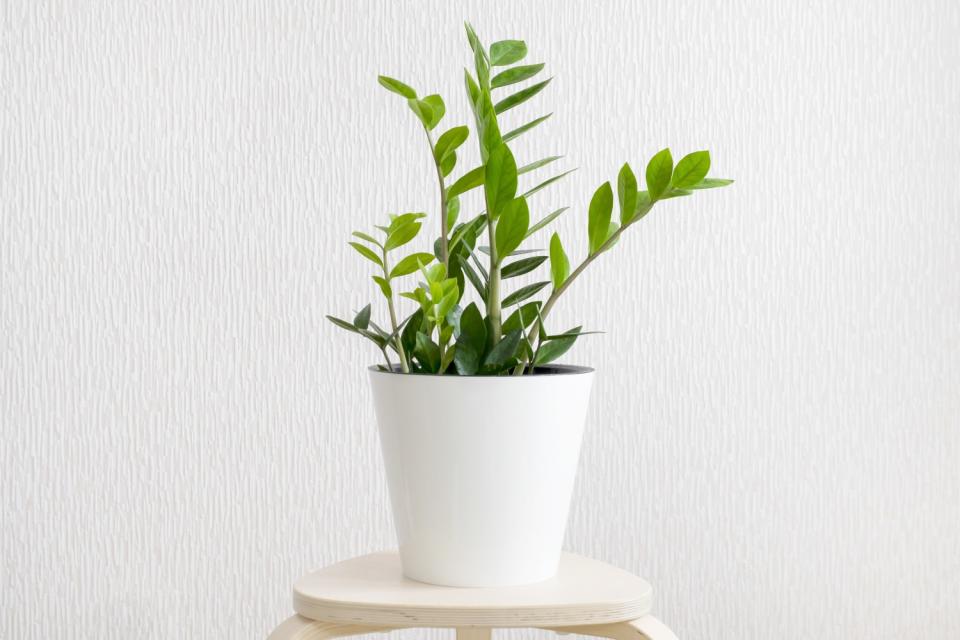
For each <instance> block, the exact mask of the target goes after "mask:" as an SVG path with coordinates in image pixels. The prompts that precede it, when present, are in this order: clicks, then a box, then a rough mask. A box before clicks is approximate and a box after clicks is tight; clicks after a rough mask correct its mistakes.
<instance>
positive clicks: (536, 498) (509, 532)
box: [328, 25, 731, 586]
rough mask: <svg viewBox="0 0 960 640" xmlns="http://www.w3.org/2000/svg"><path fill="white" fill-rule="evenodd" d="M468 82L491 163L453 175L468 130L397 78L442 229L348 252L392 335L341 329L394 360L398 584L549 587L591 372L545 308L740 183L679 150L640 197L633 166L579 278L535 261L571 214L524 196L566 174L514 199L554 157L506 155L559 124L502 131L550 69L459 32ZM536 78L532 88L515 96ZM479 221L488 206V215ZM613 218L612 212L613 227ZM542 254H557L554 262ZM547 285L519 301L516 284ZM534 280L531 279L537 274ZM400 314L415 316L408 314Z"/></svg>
mask: <svg viewBox="0 0 960 640" xmlns="http://www.w3.org/2000/svg"><path fill="white" fill-rule="evenodd" d="M466 32H467V40H468V42H469V44H470V48H471V50H472V53H473V65H472V66H473V70H472V71H466V73H465V83H466V91H467V95H468V97H469V102H470V105H471V107H472V110H473V125H474V126H473V131H474V138H475V140H476V142H477V144H478V146H479V149H480V158H481V161H482V162H481V164H480V165H479V166H477V167H472V168H470V170H469V171H465V172H462V175H460V176H459V177H458V178H456V179H453V178H452V176H453V175H454V171H455V170H456V169H457V157H458V156H457V150H458V149H459V147H460V146H461V145H463V144H464V143H465V142H466V141H467V139H468V138H469V137H470V130H469V128H468V127H467V126H453V127H450V128H447V129H446V130H445V131H443V133H441V134H440V135H437V132H438V131H439V130H440V128H439V125H440V123H441V121H442V120H443V118H444V115H445V106H444V102H443V100H442V99H441V97H440V96H438V95H428V96H425V97H421V96H419V95H418V94H417V92H416V91H415V90H414V89H413V88H411V87H410V86H408V85H407V84H404V83H403V82H400V81H399V80H395V79H392V78H388V77H385V76H380V84H382V85H383V86H384V87H385V88H386V89H388V90H389V91H391V92H393V93H395V94H398V95H399V96H400V97H402V98H403V99H404V101H405V103H406V105H407V106H408V107H409V108H410V110H411V111H412V112H413V114H414V115H415V116H416V119H417V120H418V121H419V123H420V126H422V128H423V130H424V132H425V134H426V136H425V138H426V142H427V146H426V148H425V149H424V151H425V152H429V153H430V155H431V157H432V158H433V164H434V166H435V169H436V176H437V193H436V198H437V200H438V202H439V208H438V211H437V215H436V219H435V220H434V221H433V222H432V223H431V224H432V225H433V226H434V228H435V229H436V230H437V231H438V235H437V237H436V240H435V241H434V242H433V243H432V245H431V246H430V249H431V250H429V251H424V250H421V251H410V250H409V248H408V247H409V246H410V244H411V243H412V242H413V241H414V240H415V239H417V238H418V236H419V235H420V231H421V230H422V228H423V225H424V224H425V218H426V214H424V213H419V212H414V213H403V214H400V215H391V216H390V217H389V220H388V221H386V223H385V224H384V225H382V226H377V227H376V230H374V231H371V232H369V233H367V232H363V231H355V232H354V233H353V236H354V239H353V241H352V242H350V245H351V246H352V247H353V248H354V249H356V251H357V252H358V253H359V254H360V255H361V256H363V257H364V258H365V259H367V260H369V261H370V263H372V265H373V268H374V273H373V281H374V283H375V284H376V287H377V288H378V289H379V291H380V293H381V294H382V295H383V298H384V301H385V305H384V307H385V310H386V317H387V320H386V322H383V323H376V322H374V321H373V319H372V318H371V314H372V311H371V305H369V304H368V305H367V306H365V307H364V308H363V309H362V310H361V311H360V312H359V313H357V314H356V316H355V317H354V319H353V320H352V321H348V320H343V319H339V318H335V317H331V316H328V317H329V319H330V320H331V321H332V322H333V323H334V324H336V325H337V326H339V327H341V328H343V329H346V330H347V331H351V332H353V333H356V334H359V335H361V336H363V337H365V338H367V339H369V340H370V341H371V342H372V343H373V344H375V345H376V347H377V349H378V350H379V352H380V354H381V355H382V357H383V363H382V364H378V365H376V366H374V367H371V368H370V380H371V386H372V389H373V397H374V403H375V407H376V414H377V420H378V423H379V429H380V438H381V445H382V449H383V456H384V463H385V466H386V471H387V479H388V483H389V486H390V495H391V502H392V506H393V515H394V522H395V524H396V528H397V536H398V539H399V544H400V554H401V559H402V564H403V570H404V573H405V575H407V576H408V577H410V578H413V579H416V580H420V581H424V582H430V583H434V584H442V585H452V586H502V585H511V584H523V583H529V582H537V581H540V580H545V579H548V578H550V577H551V576H553V575H554V573H555V571H556V568H557V563H558V561H559V557H560V551H561V545H562V543H563V536H564V530H565V527H566V520H567V511H568V508H569V502H570V495H571V491H572V487H573V482H574V477H575V474H576V467H577V460H578V457H579V449H580V440H581V435H582V431H583V423H584V418H585V415H586V410H587V404H588V399H589V395H590V385H591V382H592V378H593V370H592V369H590V368H587V367H575V366H562V365H556V364H554V362H555V361H556V360H557V359H558V358H560V357H561V356H562V355H563V354H564V353H565V352H566V351H567V350H568V349H569V348H570V347H571V345H573V344H574V342H575V341H576V340H577V339H578V338H579V337H581V336H583V335H586V334H587V333H588V332H587V331H584V330H583V328H582V327H580V326H577V327H573V328H571V329H566V330H563V331H558V330H557V328H556V327H554V326H553V325H552V323H551V311H552V310H553V308H554V306H555V305H556V304H557V303H558V301H559V300H560V299H561V298H562V296H563V294H564V293H565V292H566V291H567V290H569V288H570V287H571V286H572V285H573V283H574V282H575V281H576V280H577V278H578V277H579V276H580V274H581V273H583V271H584V270H585V269H586V268H587V267H589V266H590V265H592V264H593V263H594V262H596V261H597V259H598V258H599V257H600V256H602V255H604V254H605V253H606V252H607V251H609V250H610V249H611V248H612V247H613V246H614V245H615V244H616V243H617V242H618V241H619V240H620V237H621V236H622V235H623V234H624V233H625V232H626V231H627V230H628V229H631V228H633V227H635V226H636V225H637V223H639V222H640V221H641V220H642V219H643V218H644V217H645V216H647V215H648V214H649V213H650V211H652V210H653V208H654V207H655V206H656V205H658V204H660V203H661V202H664V201H666V200H673V199H675V198H683V197H687V196H691V195H693V194H694V193H695V192H697V191H699V190H703V189H711V188H715V187H722V186H725V185H727V184H730V183H731V181H730V180H718V179H711V178H708V177H707V172H708V170H709V168H710V155H709V153H708V152H707V151H696V152H694V153H691V154H689V155H686V156H684V157H683V158H682V159H681V160H680V161H679V162H677V163H676V164H674V162H673V158H672V156H671V153H670V150H669V149H664V150H662V151H660V152H659V153H657V154H655V155H654V156H653V157H652V158H651V159H650V161H649V162H648V163H647V165H646V171H645V179H646V189H643V190H642V189H640V181H639V180H638V178H637V176H636V175H635V173H634V171H633V170H632V169H631V167H630V165H629V164H624V165H623V167H621V169H620V171H619V175H618V176H617V181H616V187H614V186H613V185H611V183H610V182H605V183H604V184H603V185H601V186H600V187H599V188H598V189H597V190H596V191H595V192H594V194H593V196H592V197H591V198H590V201H589V206H588V207H587V216H586V222H587V225H586V226H587V229H586V231H587V238H588V246H589V250H588V253H587V255H586V256H585V257H584V258H583V259H582V260H580V261H579V262H577V263H576V265H575V266H574V264H573V263H571V260H570V258H569V257H568V255H567V252H566V250H565V249H564V246H563V242H562V241H561V238H560V236H559V235H558V234H557V233H553V234H552V235H551V236H550V240H549V245H548V247H549V248H548V250H547V251H546V252H540V251H537V250H530V249H527V248H526V245H525V243H526V242H528V241H529V240H530V238H532V237H533V236H534V235H535V234H544V233H545V232H546V230H547V228H548V227H549V225H550V224H551V223H552V222H554V221H555V220H556V219H557V218H558V217H559V216H560V215H562V214H563V213H564V212H565V211H566V208H562V209H558V210H556V211H553V212H552V213H548V214H546V215H543V216H541V217H538V218H537V219H534V218H532V217H531V210H530V202H531V196H533V195H534V194H535V193H537V192H538V191H540V190H542V189H544V188H546V187H548V186H550V185H551V184H553V183H554V182H556V181H557V180H560V179H561V178H563V177H564V176H565V175H566V174H567V173H569V172H563V173H560V174H558V175H554V176H552V177H550V178H548V179H546V180H543V181H540V182H539V183H535V184H533V185H532V186H530V187H529V188H521V187H520V183H521V181H523V182H526V180H527V178H526V176H527V174H530V173H532V172H534V171H535V170H538V169H541V168H543V167H546V166H547V165H550V164H552V163H553V162H555V161H556V160H558V159H559V158H558V157H548V158H543V159H539V160H535V161H533V162H529V163H524V164H520V163H518V162H517V160H516V158H515V157H514V154H513V153H512V152H511V149H510V143H511V142H512V141H513V140H515V139H516V138H518V137H519V136H521V135H524V134H526V133H527V132H529V131H530V130H531V129H533V128H534V127H536V126H537V125H538V124H540V123H542V122H543V121H544V120H546V119H547V118H548V117H549V116H542V117H538V118H535V119H533V120H531V121H529V122H527V123H526V124H522V125H520V126H518V127H516V128H513V129H510V130H506V128H505V125H504V123H505V120H506V118H505V117H504V116H505V115H506V114H507V112H511V113H510V117H512V116H513V115H515V113H516V112H513V111H512V110H513V109H514V108H515V107H518V106H520V105H522V104H524V103H526V102H527V101H529V100H530V99H531V98H533V97H534V96H536V95H537V94H538V93H540V92H541V91H542V90H543V89H544V87H546V86H547V84H548V83H549V79H548V80H543V81H538V80H537V77H538V74H539V73H540V72H541V71H542V69H543V66H544V65H543V64H526V63H523V59H524V58H525V56H526V54H527V47H526V44H525V43H524V42H522V41H519V40H504V41H500V42H495V43H493V44H492V45H491V46H490V47H489V49H488V48H487V47H485V46H483V44H482V43H481V42H480V40H479V38H478V37H477V35H476V33H475V32H474V31H473V29H472V28H471V27H470V25H466ZM528 80H532V82H530V83H527V85H526V86H524V87H523V88H520V89H518V88H517V87H516V85H518V84H519V83H524V82H525V81H528ZM474 190H477V192H481V191H482V195H483V200H482V205H481V206H483V207H484V210H483V211H481V212H479V213H478V214H477V215H474V216H472V217H467V216H463V215H462V214H461V206H460V204H461V197H462V196H464V195H465V194H467V193H468V192H471V191H474ZM478 208H479V207H478ZM615 210H616V214H617V215H614V214H615ZM543 253H546V255H543ZM541 271H542V272H546V273H548V274H549V275H545V276H543V277H541V278H539V279H538V280H537V281H535V282H533V283H530V284H526V285H524V286H520V287H518V288H516V287H510V286H509V285H510V283H511V282H515V281H514V280H513V279H514V278H517V277H518V276H523V275H526V274H534V273H536V272H541ZM528 279H529V278H528ZM401 302H404V303H406V304H408V305H410V303H411V302H412V305H410V306H411V307H412V308H413V311H412V312H409V313H408V312H406V311H401V309H400V304H401Z"/></svg>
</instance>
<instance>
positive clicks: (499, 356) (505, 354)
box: [483, 329, 523, 367]
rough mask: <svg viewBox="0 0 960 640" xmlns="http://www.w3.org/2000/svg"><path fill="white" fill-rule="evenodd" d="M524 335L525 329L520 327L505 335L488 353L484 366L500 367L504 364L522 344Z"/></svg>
mask: <svg viewBox="0 0 960 640" xmlns="http://www.w3.org/2000/svg"><path fill="white" fill-rule="evenodd" d="M522 337H523V331H521V330H519V329H517V330H515V331H511V332H510V333H508V334H507V335H505V336H503V339H502V340H500V342H498V343H497V344H496V345H494V347H493V349H491V350H490V353H488V354H487V357H486V358H484V359H483V366H485V367H499V366H501V365H503V364H504V363H505V362H507V361H508V360H509V359H510V358H512V357H513V356H514V354H515V353H516V352H517V347H519V346H520V338H522Z"/></svg>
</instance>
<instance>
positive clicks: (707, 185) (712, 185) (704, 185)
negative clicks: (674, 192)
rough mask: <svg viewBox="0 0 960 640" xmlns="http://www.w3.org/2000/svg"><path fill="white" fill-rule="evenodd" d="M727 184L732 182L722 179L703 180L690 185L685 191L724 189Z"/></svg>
mask: <svg viewBox="0 0 960 640" xmlns="http://www.w3.org/2000/svg"><path fill="white" fill-rule="evenodd" d="M729 184H733V180H725V179H723V178H704V179H703V180H701V181H700V182H698V183H697V184H692V185H690V186H689V187H687V189H717V188H719V187H725V186H727V185H729Z"/></svg>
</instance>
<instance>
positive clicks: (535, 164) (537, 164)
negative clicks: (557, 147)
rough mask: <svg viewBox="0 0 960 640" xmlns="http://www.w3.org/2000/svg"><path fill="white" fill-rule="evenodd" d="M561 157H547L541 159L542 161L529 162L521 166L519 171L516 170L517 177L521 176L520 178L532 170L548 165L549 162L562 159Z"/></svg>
mask: <svg viewBox="0 0 960 640" xmlns="http://www.w3.org/2000/svg"><path fill="white" fill-rule="evenodd" d="M562 157H563V156H549V157H547V158H543V159H542V160H537V161H536V162H531V163H530V164H525V165H523V166H522V167H520V168H519V169H517V175H521V176H522V175H523V174H525V173H529V172H531V171H533V170H534V169H539V168H540V167H544V166H546V165H548V164H550V163H551V162H555V161H557V160H559V159H560V158H562Z"/></svg>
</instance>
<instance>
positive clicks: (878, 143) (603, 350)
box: [0, 0, 960, 640]
mask: <svg viewBox="0 0 960 640" xmlns="http://www.w3.org/2000/svg"><path fill="white" fill-rule="evenodd" d="M464 19H470V20H472V21H473V22H474V24H475V26H476V27H477V30H478V32H479V33H480V35H481V37H483V38H484V39H485V40H487V41H488V42H489V41H492V40H495V39H500V38H507V37H520V38H523V39H525V40H527V42H528V43H529V46H530V51H531V54H530V56H531V61H545V62H547V63H548V71H549V73H550V74H552V75H555V76H556V78H555V80H554V81H553V83H552V84H551V85H550V87H549V88H548V89H547V90H546V91H545V92H544V93H543V94H542V97H538V98H537V99H536V100H534V101H533V102H531V103H530V104H528V105H526V106H524V107H522V108H518V109H516V110H515V111H512V112H511V113H510V114H508V115H507V116H506V119H507V121H508V122H509V123H516V124H519V123H521V122H523V121H525V120H526V119H530V118H532V117H534V116H537V115H540V114H542V113H545V112H548V111H554V112H555V113H554V117H553V118H552V120H550V121H549V122H548V123H546V124H544V125H542V126H541V127H540V128H539V129H537V130H536V131H535V132H531V133H529V134H527V135H526V136H524V137H523V138H521V139H520V140H518V141H517V144H516V145H515V150H516V153H517V155H518V157H519V158H520V159H521V161H531V160H534V159H536V158H538V157H541V156H543V155H548V154H552V153H562V154H565V155H566V158H565V159H564V161H563V162H562V163H558V165H562V167H563V168H566V167H575V166H576V167H579V168H580V170H579V171H578V172H577V173H575V174H573V175H572V176H570V177H569V178H567V179H566V180H565V181H564V182H562V183H561V184H560V186H558V187H556V188H553V189H551V190H549V191H545V192H543V193H541V194H538V195H537V196H535V197H534V200H532V204H533V209H534V212H535V215H541V214H542V213H545V212H546V211H549V210H552V209H553V208H555V207H557V206H559V205H561V204H570V205H572V209H571V211H570V212H568V213H567V214H566V216H565V217H564V218H562V219H561V220H562V221H561V222H560V224H559V228H560V230H561V232H562V233H563V234H564V236H565V237H566V238H567V244H568V249H569V250H570V253H571V254H572V256H573V257H574V259H577V258H579V257H581V256H582V254H583V251H584V245H585V242H584V236H585V227H586V225H585V218H586V214H585V207H586V203H587V201H588V200H589V196H590V194H591V193H592V191H593V189H594V188H596V186H597V185H599V184H600V183H601V182H603V181H604V180H608V179H614V178H615V176H616V172H617V170H618V169H619V167H620V164H621V163H622V162H623V161H624V160H630V161H631V162H633V163H634V165H635V167H638V168H639V169H641V170H642V167H643V166H644V164H645V161H646V159H647V158H649V156H650V155H652V154H653V153H654V152H655V151H657V150H658V149H660V148H661V147H663V146H667V145H670V146H671V147H672V148H673V150H674V152H675V155H676V156H677V157H679V156H680V155H682V154H683V153H686V152H689V151H692V150H695V149H700V148H708V149H710V150H711V151H712V152H713V157H714V170H713V172H712V174H713V175H715V176H718V177H731V178H736V179H737V183H736V185H735V186H733V187H731V188H729V189H726V190H720V191H713V192H705V193H701V194H697V195H696V197H693V198H689V199H686V200H677V201H671V202H668V203H665V204H664V205H663V206H662V207H658V208H657V209H656V210H655V212H654V213H653V214H651V215H650V216H649V217H648V218H647V219H646V220H645V221H644V222H643V223H642V224H640V225H638V226H637V227H635V228H634V229H633V230H631V232H630V234H629V235H628V236H627V237H625V239H624V240H623V241H622V242H621V243H620V245H619V246H618V247H617V248H616V249H615V250H614V251H613V252H611V253H610V254H609V255H608V256H606V257H604V258H603V259H602V260H601V261H600V262H599V263H598V264H597V265H596V266H594V267H591V269H590V270H589V271H588V273H587V275H586V276H585V277H584V278H582V279H581V280H580V281H578V282H577V284H576V285H575V286H574V287H573V289H572V290H571V292H570V294H569V295H568V296H567V297H566V299H565V300H564V301H563V302H562V304H561V305H560V306H559V307H558V309H557V312H556V314H555V318H556V320H555V322H556V324H557V325H558V328H566V327H568V326H572V325H574V324H579V323H583V324H585V325H586V326H587V327H588V328H590V329H603V330H606V331H607V332H608V333H607V334H606V335H603V336H599V337H591V338H589V339H583V340H582V343H581V344H578V345H577V346H576V347H575V348H574V350H573V351H571V353H570V354H569V357H568V358H567V361H570V362H575V363H580V364H589V365H593V366H595V367H596V368H597V369H598V370H599V375H598V378H597V383H596V387H595V393H594V398H593V402H592V410H591V412H590V416H589V425H588V432H587V437H586V441H585V444H584V450H583V456H582V461H581V467H580V475H579V480H578V485H577V489H576V493H575V497H574V503H573V507H572V516H571V522H570V528H569V533H568V539H567V546H568V548H570V549H572V550H575V551H578V552H581V553H585V554H589V555H592V556H595V557H597V558H600V559H602V560H605V561H609V562H612V563H615V564H617V565H619V566H622V567H624V568H626V569H629V570H632V571H635V572H638V573H640V574H642V575H644V576H646V577H647V578H648V579H649V580H650V581H651V582H652V583H653V584H654V586H655V588H656V604H655V607H656V613H657V614H658V615H659V616H660V617H661V618H662V619H663V620H665V621H667V622H668V623H669V624H670V625H671V626H672V627H673V628H674V629H675V630H676V631H677V633H678V634H679V635H680V637H681V638H684V639H696V638H704V639H707V638H709V639H711V640H721V639H731V640H732V639H734V638H737V639H739V638H756V639H766V638H777V639H793V638H814V637H816V638H837V639H840V638H844V639H846V638H871V639H872V640H893V639H894V638H896V639H898V640H899V639H902V638H924V639H928V640H947V639H951V638H957V637H958V636H960V606H958V604H960V73H958V69H960V44H958V40H960V39H958V33H960V5H958V4H957V3H956V2H954V1H953V0H942V1H937V0H929V1H913V2H874V3H861V2H850V3H847V2H822V3H819V2H818V3H803V2H797V3H792V2H790V3H788V2H764V1H761V0H754V1H748V0H738V1H735V2H728V3H724V4H713V3H707V2H703V1H672V2H635V1H632V0H619V1H618V2H609V3H589V4H588V3H576V2H563V3H560V2H519V1H516V2H512V3H509V4H508V3H497V4H494V3H480V2H472V3H450V2H444V1H441V0H435V1H432V2H409V3H407V2H390V3H386V2H385V3H381V4H372V3H370V4H364V3H346V2H344V3H340V4H334V3H332V2H326V3H324V2H305V1H304V2H281V1H275V0H271V1H266V0H264V1H261V2H232V1H227V0H223V1H219V2H206V3H201V2H193V1H187V0H184V1H181V2H166V3H133V2H130V3H126V2H114V3H98V2H84V3H74V2H62V3H50V2H27V1H26V0H13V1H12V2H10V1H8V2H4V3H2V5H0V20H2V22H0V28H2V42H0V87H2V92H0V131H2V147H0V203H2V224H0V266H2V280H0V421H2V449H0V469H2V470H0V480H2V485H0V496H2V500H3V511H2V516H3V522H2V534H0V535H2V543H3V547H2V566H0V569H2V572H3V573H2V591H0V603H2V604H0V637H2V638H4V640H7V639H9V640H20V639H23V640H40V639H43V640H51V639H59V638H91V639H92V638H97V639H113V638H118V639H119V638H133V637H135V638H263V637H265V635H266V633H267V632H268V630H269V629H270V628H272V626H273V625H274V624H276V623H278V622H279V621H280V620H281V619H283V618H284V617H285V616H287V615H288V614H289V611H290V603H289V588H290V585H291V584H292V582H293V580H294V579H296V578H297V577H298V576H299V575H300V574H302V573H303V572H305V571H307V570H309V569H312V568H316V567H319V566H321V565H324V564H327V563H331V562H334V561H336V560H340V559H344V558H347V557H349V556H352V555H355V554H360V553H364V552H368V551H373V550H376V549H380V548H384V547H389V546H391V545H392V544H393V533H392V529H391V524H390V519H389V512H388V507H387V497H386V486H385V483H384V478H383V473H382V470H381V467H380V461H379V451H378V444H377V439H376V435H375V427H374V423H373V414H372V408H371V402H370V397H369V391H368V388H367V382H366V379H365V371H364V367H365V366H366V365H368V364H370V363H372V362H374V361H375V359H376V358H375V356H376V353H375V351H374V350H372V349H371V348H370V347H369V346H368V345H367V344H362V343H361V342H359V340H358V339H356V338H355V337H354V336H350V335H347V334H345V333H342V332H340V331H339V330H337V329H335V328H334V327H332V326H331V325H329V324H327V323H326V321H325V320H324V314H326V313H336V314H339V315H349V314H350V313H351V312H352V311H354V310H356V309H358V308H359V307H360V306H362V305H363V304H364V303H366V302H367V301H368V300H373V299H375V297H376V296H375V290H374V288H373V285H372V283H370V282H369V280H368V279H367V278H366V274H367V266H368V265H367V264H365V263H364V262H363V261H362V260H361V259H360V258H359V257H358V256H356V255H355V254H354V253H353V252H352V251H351V250H350V249H349V248H347V247H346V244H345V243H346V240H347V239H348V234H349V232H350V231H351V230H352V229H357V228H360V229H369V228H371V227H372V225H373V224H376V223H378V222H380V221H382V220H383V219H384V216H385V215H386V213H388V212H391V211H408V210H427V211H429V212H431V214H434V215H435V206H436V205H435V201H436V194H435V182H434V180H435V176H434V175H433V173H432V169H431V167H430V160H429V157H428V156H427V154H426V152H425V148H424V140H423V135H422V132H421V131H420V130H419V128H418V126H417V125H416V124H415V123H414V120H413V117H412V115H411V114H410V113H409V112H408V111H407V110H406V108H405V107H404V105H403V103H402V101H401V100H400V99H399V98H396V97H395V96H393V95H392V94H388V93H387V92H385V91H384V90H382V89H381V88H380V87H379V86H378V85H377V83H376V75H377V74H378V73H380V72H383V73H388V74H390V75H394V76H396V77H398V78H401V79H403V80H406V81H407V82H409V83H411V84H413V85H414V86H415V87H416V88H418V89H419V90H420V91H421V93H430V92H431V91H440V92H441V93H442V94H443V95H444V96H445V97H446V98H447V103H448V105H449V112H450V115H449V116H448V119H447V120H446V124H447V125H453V124H460V123H463V122H466V120H467V107H466V100H465V98H464V96H463V95H462V93H463V89H462V70H461V69H462V67H463V66H465V65H467V64H469V61H470V58H469V54H468V50H467V48H466V43H465V39H464V37H463V31H462V26H461V23H462V21H463V20H464ZM468 148H469V149H470V152H469V154H467V157H466V158H465V159H464V161H463V164H462V165H461V167H463V168H466V167H468V166H472V165H473V164H474V163H475V162H476V153H475V151H474V148H475V141H474V140H472V139H471V141H470V143H469V145H468ZM458 173H459V172H458ZM548 175H549V173H548V170H544V171H543V173H542V174H541V176H542V177H547V176H548ZM477 206H478V203H476V202H475V201H468V202H466V203H465V212H466V213H474V212H475V210H476V209H477ZM433 220H435V218H433ZM541 242H542V243H543V244H545V243H546V240H545V238H544V239H542V240H541ZM377 311H378V313H382V309H380V308H378V309H377ZM481 408H482V407H481V406H479V403H478V407H471V408H466V409H465V410H471V411H475V410H479V409H481ZM424 410H425V411H428V410H429V407H425V408H424ZM501 418H503V419H506V417H504V416H494V417H493V418H492V419H501ZM416 633H417V632H410V634H411V636H415V634H416Z"/></svg>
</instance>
